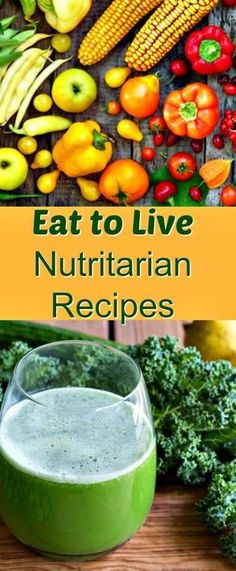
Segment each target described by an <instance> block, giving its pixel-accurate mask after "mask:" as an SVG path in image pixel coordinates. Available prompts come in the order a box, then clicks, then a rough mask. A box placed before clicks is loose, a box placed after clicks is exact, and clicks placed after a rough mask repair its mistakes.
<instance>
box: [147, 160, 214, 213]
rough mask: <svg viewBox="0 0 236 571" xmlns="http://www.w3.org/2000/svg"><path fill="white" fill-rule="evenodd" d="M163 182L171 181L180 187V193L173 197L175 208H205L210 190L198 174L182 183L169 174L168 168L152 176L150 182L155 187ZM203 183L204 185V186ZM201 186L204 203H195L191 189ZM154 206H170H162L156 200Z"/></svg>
mask: <svg viewBox="0 0 236 571" xmlns="http://www.w3.org/2000/svg"><path fill="white" fill-rule="evenodd" d="M163 180H171V181H172V182H174V184H176V186H177V187H178V193H177V194H176V195H175V196H174V197H173V198H174V206H204V204H205V201H206V198H207V195H208V192H209V189H208V187H207V185H206V184H205V183H204V181H203V179H202V177H201V176H200V174H199V173H198V172H196V173H195V174H194V175H193V176H192V178H190V179H189V180H186V181H184V182H180V181H178V180H175V179H174V178H173V177H172V176H171V175H170V173H169V170H168V168H167V167H162V168H160V169H158V170H156V171H154V172H152V173H151V175H150V181H151V183H152V184H153V185H155V184H157V183H158V182H162V181H163ZM202 183H203V184H202ZM200 184H201V193H202V203H199V202H195V200H192V198H191V197H190V196H189V189H190V188H191V186H195V185H196V186H199V185H200ZM152 205H153V206H157V205H158V206H168V203H167V204H160V203H159V202H157V201H156V200H153V202H152Z"/></svg>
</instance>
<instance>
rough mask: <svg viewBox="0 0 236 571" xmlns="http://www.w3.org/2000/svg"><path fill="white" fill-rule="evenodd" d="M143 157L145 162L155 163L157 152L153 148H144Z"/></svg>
mask: <svg viewBox="0 0 236 571" xmlns="http://www.w3.org/2000/svg"><path fill="white" fill-rule="evenodd" d="M141 156H142V159H143V160H144V161H153V159H154V158H155V156H156V153H155V150H154V149H153V148H152V147H143V149H142V151H141Z"/></svg>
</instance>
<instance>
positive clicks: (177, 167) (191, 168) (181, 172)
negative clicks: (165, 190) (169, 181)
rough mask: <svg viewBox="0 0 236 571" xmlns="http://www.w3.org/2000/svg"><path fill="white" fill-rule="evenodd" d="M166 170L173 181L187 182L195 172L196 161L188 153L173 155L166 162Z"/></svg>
mask: <svg viewBox="0 0 236 571" xmlns="http://www.w3.org/2000/svg"><path fill="white" fill-rule="evenodd" d="M168 169H169V171H170V174H171V176H173V178H175V180H182V181H183V180H189V179H190V178H192V176H193V174H194V173H195V170H196V161H195V159H194V157H193V156H192V155H190V154H189V153H184V152H180V153H175V154H174V155H172V157H170V159H169V161H168Z"/></svg>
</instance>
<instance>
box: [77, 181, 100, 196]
mask: <svg viewBox="0 0 236 571" xmlns="http://www.w3.org/2000/svg"><path fill="white" fill-rule="evenodd" d="M76 182H77V184H78V186H79V188H80V192H81V194H82V197H83V198H84V199H85V200H88V202H96V200H98V199H99V197H100V196H101V193H100V190H99V186H98V183H97V182H96V181H95V180H88V179H86V178H83V177H79V178H77V179H76Z"/></svg>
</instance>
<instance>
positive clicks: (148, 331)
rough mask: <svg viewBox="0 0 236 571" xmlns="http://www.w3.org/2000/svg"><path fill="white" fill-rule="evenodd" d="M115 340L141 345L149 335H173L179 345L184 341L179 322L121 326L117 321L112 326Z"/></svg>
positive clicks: (140, 323) (139, 323) (152, 322)
mask: <svg viewBox="0 0 236 571" xmlns="http://www.w3.org/2000/svg"><path fill="white" fill-rule="evenodd" d="M114 328H115V339H116V341H118V342H119V343H127V344H131V345H132V344H133V343H134V344H135V343H142V342H143V341H144V340H145V339H147V337H149V336H150V335H157V336H158V337H162V336H163V335H173V337H177V338H178V339H179V340H180V342H181V343H183V339H184V328H183V324H182V322H181V321H150V322H148V321H132V322H131V321H130V322H128V323H127V324H126V325H121V324H120V323H119V322H118V321H117V322H115V324H114Z"/></svg>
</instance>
